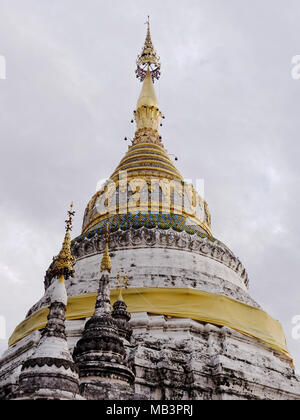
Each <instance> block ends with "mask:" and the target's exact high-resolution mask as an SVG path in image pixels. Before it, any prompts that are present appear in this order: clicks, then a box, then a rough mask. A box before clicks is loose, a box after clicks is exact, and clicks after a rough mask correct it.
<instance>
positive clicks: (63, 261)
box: [47, 203, 76, 282]
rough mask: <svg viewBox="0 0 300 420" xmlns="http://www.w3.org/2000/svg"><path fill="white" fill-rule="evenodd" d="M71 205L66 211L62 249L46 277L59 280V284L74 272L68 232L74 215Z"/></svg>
mask: <svg viewBox="0 0 300 420" xmlns="http://www.w3.org/2000/svg"><path fill="white" fill-rule="evenodd" d="M73 207H74V205H73V203H71V205H70V210H69V211H68V215H69V217H68V219H67V220H66V221H65V223H66V234H65V237H64V241H63V244H62V248H61V250H60V252H59V254H58V255H57V256H56V257H54V258H53V263H52V264H51V266H50V268H49V270H48V271H47V275H48V276H50V277H52V278H53V277H57V278H59V280H60V282H63V281H64V279H68V278H69V277H73V275H74V270H73V266H74V264H75V261H76V259H75V257H73V255H72V253H71V236H70V232H71V230H72V218H73V216H74V214H75V211H74V210H73Z"/></svg>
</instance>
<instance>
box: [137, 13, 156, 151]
mask: <svg viewBox="0 0 300 420" xmlns="http://www.w3.org/2000/svg"><path fill="white" fill-rule="evenodd" d="M146 24H147V25H148V28H147V35H146V41H145V45H144V48H143V51H142V53H141V54H140V55H139V56H138V59H137V69H136V75H137V77H138V78H139V79H140V80H141V81H142V82H143V87H142V91H141V93H140V96H139V99H138V102H137V108H136V111H135V115H134V118H135V121H136V125H137V131H136V133H135V137H134V139H133V142H132V144H133V145H135V144H138V143H154V144H159V145H162V142H161V136H160V135H159V132H158V127H159V124H160V121H161V119H162V114H161V112H160V110H159V106H158V101H157V98H156V94H155V89H154V84H153V82H154V79H159V77H160V62H159V59H158V58H157V55H156V52H155V50H154V47H153V44H152V40H151V34H150V22H149V16H148V21H147V22H146Z"/></svg>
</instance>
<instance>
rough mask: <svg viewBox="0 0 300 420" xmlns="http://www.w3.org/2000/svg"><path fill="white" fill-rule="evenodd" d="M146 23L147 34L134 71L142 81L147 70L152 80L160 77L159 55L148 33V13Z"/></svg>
mask: <svg viewBox="0 0 300 420" xmlns="http://www.w3.org/2000/svg"><path fill="white" fill-rule="evenodd" d="M145 25H147V26H148V27H147V35H146V40H145V44H144V47H143V50H142V52H141V54H140V55H138V58H137V62H136V64H137V69H136V71H135V73H136V77H137V78H138V79H140V81H141V82H142V81H143V80H144V79H145V77H146V74H147V71H148V70H149V72H150V74H151V76H152V80H153V81H154V79H157V80H158V79H159V78H160V61H159V57H157V55H156V51H155V49H154V47H153V44H152V40H151V33H150V16H149V15H148V20H147V22H145Z"/></svg>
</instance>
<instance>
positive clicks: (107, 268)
mask: <svg viewBox="0 0 300 420" xmlns="http://www.w3.org/2000/svg"><path fill="white" fill-rule="evenodd" d="M108 243H109V224H108V222H107V225H106V233H105V251H104V254H103V257H102V261H101V267H100V268H101V271H102V272H108V273H110V272H111V267H112V265H111V259H110V256H109V249H108Z"/></svg>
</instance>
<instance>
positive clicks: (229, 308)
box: [9, 288, 292, 360]
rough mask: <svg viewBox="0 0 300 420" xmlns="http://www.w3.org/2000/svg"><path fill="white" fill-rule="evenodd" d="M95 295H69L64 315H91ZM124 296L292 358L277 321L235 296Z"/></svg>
mask: <svg viewBox="0 0 300 420" xmlns="http://www.w3.org/2000/svg"><path fill="white" fill-rule="evenodd" d="M117 295H118V291H117V290H113V291H112V292H111V303H112V304H113V303H114V302H115V300H116V298H117ZM96 297H97V294H96V293H90V294H83V295H79V296H71V297H69V299H68V306H67V312H66V318H67V319H68V320H72V319H82V318H86V317H91V316H92V315H93V313H94V308H95V302H96ZM123 297H124V300H125V302H126V303H127V305H128V311H129V312H131V313H136V312H148V313H152V314H161V315H167V316H171V317H179V318H191V319H194V320H197V321H202V322H208V323H211V324H215V325H220V326H227V327H229V328H233V329H234V330H236V331H238V332H240V333H242V334H245V335H247V336H250V337H254V338H256V339H257V340H259V341H261V342H263V343H265V344H267V345H268V346H270V347H272V348H273V349H275V350H277V351H280V352H282V353H283V354H285V355H286V356H287V357H288V358H289V359H290V360H292V358H291V356H290V354H289V352H288V349H287V346H286V340H285V336H284V332H283V329H282V327H281V325H280V323H279V322H278V321H276V320H275V319H274V318H272V317H271V316H270V315H268V314H267V313H266V312H265V311H263V310H261V309H258V308H254V307H252V306H249V305H246V304H245V303H242V302H238V301H237V300H234V299H231V298H228V297H226V296H221V295H216V294H213V293H207V292H203V291H201V290H196V289H169V288H139V289H127V290H123ZM48 312H49V309H48V308H42V309H40V310H39V311H37V312H36V313H34V314H33V315H31V316H30V317H28V318H27V319H25V320H24V321H23V322H22V323H21V324H20V325H19V326H18V327H17V328H16V329H15V331H14V333H13V334H12V336H11V337H10V339H9V345H10V346H12V345H14V344H15V343H17V342H18V341H19V340H21V339H22V338H23V337H25V336H27V335H28V334H30V333H31V332H33V331H35V330H37V329H41V328H44V327H45V325H46V320H47V315H48Z"/></svg>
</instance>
